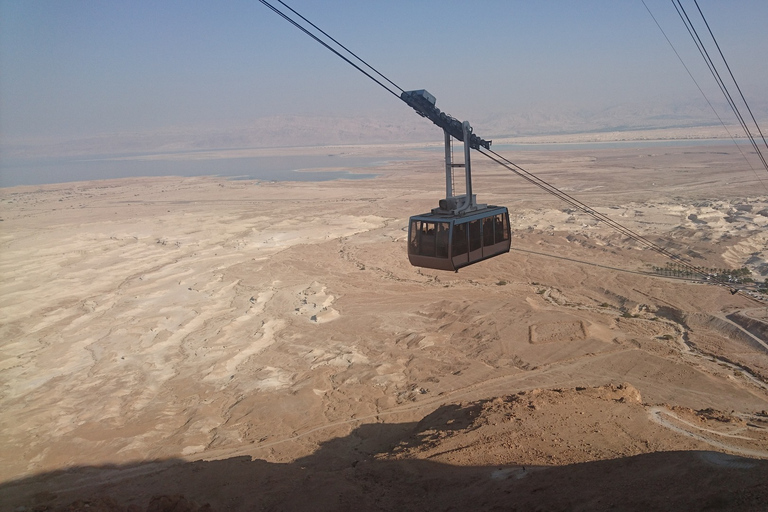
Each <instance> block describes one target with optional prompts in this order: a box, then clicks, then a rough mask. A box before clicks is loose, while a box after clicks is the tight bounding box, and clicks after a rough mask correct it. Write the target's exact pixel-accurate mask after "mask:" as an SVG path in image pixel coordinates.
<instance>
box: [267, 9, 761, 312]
mask: <svg viewBox="0 0 768 512" xmlns="http://www.w3.org/2000/svg"><path fill="white" fill-rule="evenodd" d="M259 1H260V2H261V3H262V4H264V5H265V6H267V7H268V8H269V9H271V10H272V11H274V12H275V13H276V14H278V15H279V16H280V17H282V18H283V19H285V20H286V21H288V22H289V23H291V24H292V25H293V26H295V27H296V28H298V29H299V30H301V31H302V32H304V33H305V34H307V35H308V36H309V37H311V38H312V39H314V40H315V41H316V42H318V43H319V44H321V45H322V46H324V47H325V48H327V49H328V50H330V51H331V52H333V53H334V54H335V55H336V56H338V57H339V58H341V59H343V60H344V61H346V62H347V63H348V64H350V65H351V66H353V67H354V68H355V69H357V70H358V71H360V72H361V73H363V74H364V75H365V76H367V77H368V78H370V79H371V80H373V81H374V82H375V83H377V84H378V85H379V86H381V87H382V88H383V89H385V90H386V91H387V92H389V93H390V94H392V95H393V96H395V97H397V98H398V99H400V100H401V101H403V102H404V103H406V104H408V103H407V102H406V101H405V100H404V99H403V97H402V96H401V94H402V93H403V92H405V91H404V90H403V89H402V88H401V87H400V86H398V85H397V84H395V83H394V82H393V81H392V80H390V79H389V78H387V77H386V76H385V75H383V74H382V73H381V72H379V71H378V70H377V69H376V68H374V67H373V66H371V65H370V64H368V63H367V62H366V61H364V60H363V59H362V58H360V57H359V56H357V55H356V54H355V53H354V52H352V51H351V50H349V49H348V48H347V47H346V46H344V45H343V44H341V43H340V42H338V41H337V40H336V39H334V38H333V37H331V36H330V35H329V34H328V33H326V32H325V31H323V30H322V29H320V28H319V27H318V26H317V25H315V24H314V23H312V22H311V21H309V20H308V19H307V18H305V17H304V16H302V15H301V14H299V13H298V12H296V11H295V10H294V9H292V8H291V7H289V6H288V5H287V4H286V3H285V2H283V1H282V0H277V1H278V2H279V3H280V4H281V5H282V6H283V7H284V8H285V9H287V10H288V11H290V12H291V13H293V15H295V16H297V17H298V18H299V19H301V20H302V21H303V22H304V23H306V24H307V25H309V26H310V27H312V28H313V29H314V30H315V31H317V33H319V34H321V35H322V36H324V37H325V38H327V40H329V41H330V43H329V42H328V41H324V40H322V39H321V38H320V37H319V36H318V35H317V33H312V31H310V30H309V29H308V28H307V27H306V26H303V25H302V24H301V23H299V22H298V21H296V20H295V19H294V18H292V17H291V16H290V15H289V14H288V13H287V12H284V11H281V10H280V9H278V8H277V7H275V6H274V5H272V4H271V3H269V2H268V1H267V0H259ZM649 12H650V11H649ZM331 43H333V45H335V47H334V46H333V45H331ZM353 59H354V60H353ZM364 68H365V69H364ZM366 69H367V71H366ZM374 75H376V76H378V78H377V77H376V76H374ZM387 84H388V85H387ZM397 91H400V93H398V92H397ZM477 151H479V152H480V153H481V154H483V155H484V156H485V157H487V158H489V159H490V160H492V161H494V162H496V163H497V164H499V165H501V166H503V167H505V168H506V169H508V170H509V171H511V172H513V173H515V174H517V175H518V176H520V177H521V178H523V179H524V180H526V181H528V182H529V183H531V184H533V185H535V186H537V187H539V188H540V189H542V190H544V191H545V192H547V193H549V194H552V195H554V196H555V197H557V198H559V199H561V200H562V201H564V202H566V203H567V204H569V205H571V206H572V207H574V208H576V209H578V210H580V211H582V212H584V213H586V214H587V215H589V216H591V217H592V218H594V219H595V220H597V221H599V222H603V223H605V224H606V225H608V226H609V227H611V228H612V229H614V230H615V231H617V232H619V233H620V234H622V235H624V236H626V237H628V238H630V239H632V240H634V241H636V242H637V243H639V244H640V245H642V246H643V247H646V248H648V249H651V250H653V251H655V252H657V253H659V254H661V255H664V256H666V257H667V258H669V259H671V260H673V261H674V262H676V263H677V264H679V265H680V266H681V267H683V268H684V269H686V270H688V271H689V272H690V273H692V274H697V275H700V276H702V278H704V279H709V280H710V282H715V283H717V284H721V285H725V286H728V287H729V288H733V287H732V285H731V284H730V283H728V282H727V281H724V280H720V279H719V278H718V277H716V276H711V275H709V274H706V273H705V272H703V271H702V270H700V269H699V268H698V267H695V266H693V265H691V264H689V263H688V262H686V261H685V260H683V259H682V258H681V257H680V256H678V255H676V254H674V253H672V252H670V251H668V250H667V249H665V248H663V247H661V246H660V245H658V244H656V243H654V242H652V241H651V240H649V239H647V238H646V237H644V236H642V235H640V234H638V233H636V232H635V231H633V230H631V229H630V228H627V227H626V226H623V225H622V224H620V223H618V222H616V221H614V220H613V219H611V218H609V217H608V216H606V215H604V214H602V213H600V212H598V211H596V210H595V209H594V208H591V207H589V206H587V205H586V204H584V203H583V202H581V201H579V200H578V199H576V198H574V197H572V196H571V195H569V194H567V193H565V192H563V191H561V190H559V189H558V188H557V187H555V186H554V185H552V184H550V183H548V182H546V181H545V180H543V179H541V178H539V177H538V176H536V175H534V174H533V173H531V172H529V171H526V170H525V169H523V168H522V167H520V166H519V165H517V164H515V163H513V162H511V161H510V160H508V159H507V158H505V157H503V156H502V155H500V154H498V153H496V152H495V151H492V150H490V148H488V149H486V150H485V151H484V150H482V149H477ZM767 169H768V167H767ZM737 291H738V290H734V289H732V293H736V292H737ZM746 296H747V297H749V298H750V299H752V300H755V299H754V298H753V297H751V296H750V295H746Z"/></svg>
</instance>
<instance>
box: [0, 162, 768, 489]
mask: <svg viewBox="0 0 768 512" xmlns="http://www.w3.org/2000/svg"><path fill="white" fill-rule="evenodd" d="M376 151H383V150H382V149H381V148H377V149H376ZM416 154H417V155H418V156H419V157H420V158H423V160H420V161H418V162H397V163H393V164H390V165H388V166H387V167H385V168H382V169H380V170H379V172H381V173H382V175H381V176H380V177H379V178H377V179H374V180H366V181H338V182H326V183H258V182H248V181H226V180H222V179H215V178H143V179H126V180H115V181H104V182H88V183H71V184H62V185H50V186H42V187H26V188H25V187H18V188H11V189H2V190H0V200H1V201H2V202H1V203H0V217H1V218H2V219H3V220H2V223H1V224H0V276H1V277H0V279H1V280H0V287H1V288H0V290H2V294H1V295H0V315H2V328H1V329H2V330H1V331H0V332H2V338H1V341H0V343H1V344H0V385H1V386H2V388H1V391H0V411H2V412H0V428H1V429H2V432H3V441H2V444H1V445H0V457H2V464H0V467H1V468H2V469H0V480H1V481H3V482H7V481H9V480H12V479H18V478H23V477H29V476H32V475H35V474H38V473H41V472H46V471H52V470H56V469H61V468H67V467H72V466H83V465H95V464H105V463H115V464H123V463H128V462H136V461H147V460H153V459H169V458H180V459H187V460H194V459H199V458H205V459H226V458H229V457H233V456H237V455H251V456H254V457H257V458H263V459H265V460H268V461H274V462H277V461H291V460H295V459H296V457H300V456H307V455H309V454H312V453H313V452H314V451H315V450H316V449H317V447H318V446H319V445H320V444H321V443H323V442H326V441H328V440H329V439H332V438H334V437H338V436H343V435H346V434H347V433H349V432H350V431H351V430H352V429H354V428H356V427H359V426H361V425H365V424H369V423H371V424H372V423H376V422H384V423H392V424H396V423H399V422H406V421H418V420H419V419H421V418H423V417H425V416H427V415H429V414H430V413H431V412H433V411H435V410H436V409H438V408H439V407H441V406H443V405H446V404H451V403H455V402H457V401H463V402H467V401H473V400H481V399H489V398H493V397H496V396H507V395H511V394H514V393H518V392H522V391H526V392H529V391H532V390H535V389H549V388H577V387H587V386H588V387H595V386H606V385H610V384H614V385H617V384H619V383H627V384H629V385H631V386H632V389H635V390H637V393H638V395H639V396H641V397H642V400H640V399H638V400H634V399H633V401H632V411H631V413H628V414H630V416H631V421H628V422H618V421H613V420H611V416H610V415H608V416H606V414H608V413H607V412H605V411H608V410H609V409H605V408H603V407H602V406H600V405H599V404H600V403H602V402H599V401H598V402H594V401H589V400H586V401H585V400H581V399H577V397H578V396H579V395H574V394H566V395H564V397H565V398H562V399H561V398H558V399H557V400H554V399H550V398H548V399H547V400H543V401H541V404H542V405H543V406H546V407H548V408H549V409H551V410H552V411H553V414H555V411H557V410H558V408H562V411H561V412H560V413H558V415H557V418H560V417H562V418H567V416H568V414H570V412H568V413H566V412H565V411H571V410H572V409H573V408H574V407H576V408H577V409H578V407H577V406H578V405H579V404H581V405H583V406H584V407H585V408H586V409H585V410H583V411H582V412H584V413H585V414H587V415H588V418H590V421H592V422H593V423H600V425H601V433H600V435H599V436H596V437H595V440H594V442H593V441H590V443H593V444H594V443H598V444H599V442H600V441H599V439H600V438H602V439H605V440H608V439H613V438H612V436H613V435H614V434H613V432H619V431H623V430H621V429H627V428H629V429H633V428H636V429H637V432H638V434H637V436H634V437H633V436H632V435H631V433H630V435H629V437H627V440H628V443H629V444H627V445H625V446H624V447H622V445H621V443H619V445H618V446H613V445H611V447H610V449H608V448H606V447H602V448H601V447H600V446H594V447H593V448H590V449H588V450H587V449H578V450H577V449H575V448H574V449H573V450H570V451H567V450H566V451H559V452H558V451H557V450H555V452H556V453H555V452H553V453H551V455H552V457H554V458H555V459H556V460H557V461H558V462H557V464H565V463H568V462H579V461H586V460H592V459H594V458H602V457H611V456H621V455H622V454H624V455H628V454H633V453H638V450H640V451H642V450H646V451H657V450H668V449H674V448H676V447H680V448H682V447H683V446H684V447H685V448H686V449H710V450H719V451H724V452H730V453H741V452H739V450H742V452H743V451H744V450H752V451H753V452H755V454H756V455H755V454H753V455H755V456H760V457H764V456H766V454H765V453H764V450H763V451H760V450H762V449H763V448H764V445H763V448H760V443H761V442H763V441H764V439H765V438H764V437H760V436H763V435H764V434H763V432H762V431H761V430H760V429H759V428H753V427H749V426H748V425H747V423H750V422H751V423H752V424H755V423H754V422H755V420H754V419H752V420H750V419H749V418H754V415H755V414H756V413H758V412H759V411H762V410H766V409H768V386H767V385H766V382H768V377H767V376H768V350H766V349H765V346H764V343H763V344H761V342H760V339H761V338H760V336H759V335H757V336H756V335H755V334H754V333H755V331H754V326H753V329H752V330H747V329H746V328H745V327H744V325H741V324H738V323H735V322H734V321H733V320H732V318H734V317H733V316H732V314H733V313H734V312H738V311H740V310H749V311H750V312H749V315H748V316H749V318H752V319H756V320H755V321H757V322H758V323H759V321H761V320H760V318H764V317H765V313H764V312H765V309H764V308H765V306H764V305H760V304H759V303H755V302H752V301H750V300H749V299H747V298H745V297H744V296H742V295H732V294H731V293H729V290H728V289H724V288H718V287H715V286H710V285H703V284H691V283H687V282H685V281H680V280H673V279H662V278H658V277H652V276H648V275H645V274H643V272H646V271H647V270H649V268H650V266H651V265H664V263H665V261H664V259H662V258H661V257H660V256H659V255H656V254H655V253H653V252H651V251H648V250H646V249H641V248H639V247H638V246H637V245H636V244H634V243H631V242H629V241H627V240H626V239H625V238H623V237H622V236H620V235H617V234H614V233H613V232H611V231H609V230H607V228H606V227H604V226H602V225H599V224H595V223H594V222H593V221H592V220H591V219H590V218H589V217H587V216H585V215H583V214H580V213H578V212H575V211H571V210H569V209H568V208H567V206H566V205H562V204H558V203H557V202H555V200H553V199H551V198H549V197H548V196H544V195H543V194H542V193H541V192H538V191H537V190H536V189H533V188H531V187H530V186H529V185H525V184H522V182H521V181H520V180H518V179H516V178H515V177H514V176H509V175H508V172H507V171H503V170H501V171H500V170H498V169H496V168H493V167H489V166H488V164H484V163H481V162H478V164H477V166H476V167H477V170H476V173H477V180H476V181H477V183H476V192H477V193H478V195H479V196H480V200H481V201H483V202H488V203H495V204H504V205H507V206H509V208H510V212H511V219H512V225H513V230H514V235H513V248H514V249H515V250H513V251H512V252H510V253H509V254H508V255H504V256H502V257H499V258H495V259H494V260H491V261H488V262H486V263H484V264H481V265H476V266H474V267H470V268H467V269H464V270H462V271H461V272H460V273H458V274H453V273H444V272H437V271H430V270H422V269H417V268H413V267H411V266H410V265H409V264H408V262H407V258H406V255H405V236H406V233H405V228H406V225H407V218H408V216H409V215H411V214H415V213H420V212H423V211H426V210H428V209H429V208H431V207H433V206H434V205H435V203H436V200H437V199H438V198H439V197H441V189H440V187H441V183H442V181H441V174H440V173H441V165H440V162H439V156H438V157H437V159H436V158H435V156H434V155H430V154H423V153H416ZM510 157H511V159H512V160H513V161H517V162H518V163H519V164H520V165H523V166H524V167H525V168H527V169H528V170H530V171H532V172H535V173H537V174H539V175H540V176H542V177H545V178H546V179H547V180H548V181H550V182H552V183H554V184H555V185H557V186H558V187H560V188H561V189H564V190H567V191H569V193H571V194H573V195H574V196H576V197H578V198H579V199H581V200H582V201H584V202H585V203H587V204H589V205H590V206H593V207H595V208H596V209H597V210H598V211H600V212H603V213H605V214H607V215H609V216H610V217H612V218H614V219H616V220H617V221H619V222H621V223H622V224H625V225H627V226H628V227H630V228H632V229H634V230H636V231H638V232H640V233H642V234H643V235H645V236H648V237H650V238H651V239H653V240H654V241H663V242H662V243H664V244H665V245H666V246H667V247H669V248H670V249H672V250H674V251H676V252H678V253H680V254H683V255H686V256H687V257H689V258H691V261H692V262H693V263H694V264H696V265H702V266H711V267H734V268H738V267H741V266H747V267H749V268H750V269H751V270H752V271H753V276H754V277H755V278H760V279H765V277H766V276H767V275H768V267H767V266H766V265H767V264H766V260H768V254H767V253H766V238H765V236H766V235H765V233H766V224H767V223H768V192H766V190H765V189H763V188H761V182H760V181H759V180H757V179H756V177H755V174H754V173H753V172H752V171H751V170H750V169H748V168H746V166H745V165H744V164H743V162H742V161H740V160H739V159H740V156H739V155H738V154H737V153H735V152H734V151H733V150H729V149H728V148H725V149H724V148H719V150H718V151H708V152H704V153H697V154H696V155H694V156H691V155H690V154H688V153H686V151H685V150H684V149H682V148H681V149H669V150H662V151H659V150H654V151H648V150H601V151H579V152H576V151H574V152H569V153H564V152H558V153H556V154H555V153H545V152H539V153H524V154H519V155H510ZM725 166H728V168H729V169H730V170H729V171H728V173H723V172H722V169H723V168H724V167H725ZM368 171H369V170H368V169H366V172H368ZM764 181H766V180H763V182H764ZM728 315H730V316H728ZM745 325H746V324H745ZM756 325H757V324H756ZM758 328H759V325H758ZM547 396H549V395H547ZM600 396H601V397H602V398H601V400H603V399H606V398H605V396H603V395H600ZM606 396H607V395H606ZM611 396H612V395H611ZM633 396H634V395H633ZM569 397H570V398H569ZM619 398H620V397H619ZM580 400H581V401H580ZM606 400H607V399H606ZM617 400H618V398H617ZM537 403H538V402H537ZM596 403H597V404H598V405H595V404H596ZM574 404H576V405H574ZM510 407H511V406H510ZM515 407H517V405H515ZM675 408H677V409H675ZM707 408H711V409H713V410H717V411H728V414H733V415H734V417H736V416H738V417H743V418H747V419H745V420H744V421H743V424H741V423H740V424H739V428H740V429H741V430H739V434H738V435H739V436H742V437H746V438H749V439H752V441H749V440H746V441H745V440H744V439H742V438H733V439H730V438H723V435H721V434H707V431H706V429H704V428H703V427H702V428H698V427H697V428H696V429H693V428H692V427H690V424H691V421H690V420H686V419H685V417H686V416H685V415H686V414H687V415H688V416H690V415H691V414H694V413H693V412H686V413H683V412H681V411H697V410H703V409H707ZM611 410H612V409H611ZM730 411H733V413H731V412H730ZM611 414H613V413H611ZM617 414H618V413H617ZM739 415H741V416H739ZM553 418H555V416H552V417H548V419H546V421H545V420H541V421H543V422H544V423H543V424H545V423H546V422H547V421H550V422H551V421H555V420H554V419H553ZM537 421H539V420H537ZM546 424H549V423H546ZM552 424H556V425H557V429H558V432H557V436H558V439H559V441H558V443H560V444H559V445H562V446H572V447H573V446H576V445H577V443H576V439H577V438H578V437H579V436H581V433H580V431H579V430H578V429H573V430H571V429H570V428H569V424H568V422H567V421H560V420H557V421H555V423H552ZM687 425H688V426H687ZM707 428H709V427H707ZM763 428H764V427H763ZM681 430H682V431H690V432H692V434H691V436H689V437H688V438H687V440H686V441H685V444H684V445H683V444H680V443H681V437H680V436H681V435H682V434H681V433H680V431H681ZM710 430H712V429H711V428H710ZM494 432H496V431H494ZM693 434H695V436H698V437H695V436H694V435H693ZM493 435H495V436H501V437H504V435H506V434H504V433H503V432H496V433H494V434H493ZM640 438H642V439H651V440H652V443H651V444H650V445H643V446H645V448H638V446H640V444H637V443H636V442H635V441H636V440H637V439H640ZM467 439H469V438H467ZM472 439H474V438H472ZM630 439H634V441H631V442H630V441H629V440H630ZM734 439H736V441H734ZM761 440H762V441H761ZM451 442H452V443H454V444H456V443H458V444H456V446H459V445H460V446H462V447H463V448H461V450H462V451H461V452H460V453H461V456H460V457H459V458H458V459H457V460H460V461H464V462H465V463H469V464H476V463H480V461H482V460H497V459H498V457H500V454H499V453H495V454H494V452H493V450H492V449H491V448H488V447H478V450H480V451H478V452H477V454H478V458H477V460H475V459H473V458H472V457H471V456H470V455H468V453H470V452H471V450H470V452H467V450H468V448H466V446H469V445H472V446H475V445H474V444H472V443H474V442H475V441H472V443H469V445H468V444H466V443H463V442H462V441H461V440H460V439H458V438H456V437H452V441H451ZM606 442H607V441H606ZM612 442H613V441H612ZM462 443H463V444H462ZM515 443H516V444H515ZM515 443H513V444H512V445H509V446H507V448H508V449H511V448H510V446H522V445H521V444H520V443H519V442H517V441H516V442H515ZM430 446H432V445H430ZM435 446H436V445H435ZM488 446H491V445H488ZM551 446H554V445H550V448H548V450H550V451H551V450H553V449H554V448H551ZM582 447H583V446H582ZM435 449H436V450H438V451H439V446H438V447H437V448H435ZM521 449H522V448H521ZM541 450H543V448H541ZM550 451H548V452H547V453H550ZM757 452H760V453H757ZM408 453H410V456H413V457H421V456H422V455H424V454H425V453H427V452H419V451H412V452H408ZM457 453H459V452H457ZM505 453H507V454H506V455H505V456H504V457H510V456H511V457H512V458H513V459H514V458H515V457H518V456H519V457H518V458H519V460H524V456H523V454H522V452H520V453H517V452H514V451H512V452H505ZM516 453H517V455H516ZM542 453H543V452H542ZM404 454H405V452H403V453H401V454H400V455H398V457H400V456H404ZM420 454H421V455H420ZM481 454H482V456H481ZM510 454H511V455H510ZM424 456H426V455H424ZM457 457H458V455H457ZM504 460H506V461H507V462H509V460H510V459H509V458H507V459H504ZM537 460H538V459H537Z"/></svg>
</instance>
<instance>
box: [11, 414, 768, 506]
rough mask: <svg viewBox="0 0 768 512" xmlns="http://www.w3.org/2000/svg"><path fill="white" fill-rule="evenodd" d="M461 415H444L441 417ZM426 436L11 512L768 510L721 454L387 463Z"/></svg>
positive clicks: (175, 477)
mask: <svg viewBox="0 0 768 512" xmlns="http://www.w3.org/2000/svg"><path fill="white" fill-rule="evenodd" d="M452 413H453V411H449V410H440V409H439V410H438V411H435V412H434V413H433V414H432V415H430V417H432V416H434V417H432V418H431V420H434V419H436V418H438V417H440V415H449V416H450V415H451V414H452ZM435 415H437V416H435ZM428 418H429V417H428ZM428 418H425V420H427V421H431V420H429V419H428ZM438 419H439V418H438ZM459 420H460V418H459V419H458V420H457V421H459ZM422 423H423V422H422ZM461 426H466V425H462V424H461V423H460V424H452V425H451V426H446V428H460V427H461ZM419 432H420V431H419V427H418V426H417V425H416V424H395V425H393V424H368V425H361V426H360V427H358V428H356V429H355V430H354V431H352V432H351V433H350V434H349V435H347V436H345V437H341V438H337V439H333V440H330V441H328V442H325V443H323V444H322V445H321V446H320V448H319V449H318V450H317V451H316V452H315V453H313V454H312V455H310V456H308V457H304V458H301V459H298V460H296V461H294V462H291V463H285V464H282V463H271V462H266V461H264V460H260V459H253V460H252V459H251V457H249V456H239V457H232V458H228V459H225V460H216V461H196V462H186V461H182V460H164V461H154V462H145V463H139V464H128V465H119V466H89V467H74V468H70V469H67V470H62V471H55V472H51V473H47V474H43V475H38V476H35V477H31V478H27V479H22V480H18V481H14V482H6V483H2V484H0V509H2V510H3V511H19V512H21V511H26V512H31V511H45V510H56V511H58V510H66V511H69V510H88V511H91V512H93V511H110V512H112V511H131V512H134V511H142V512H143V511H148V510H149V511H152V512H156V511H174V512H184V511H200V512H202V511H205V510H215V511H219V512H223V511H253V510H285V511H296V510H299V511H300V510H334V511H335V510H339V511H347V510H348V511H353V510H354V511H357V510H419V511H423V510H456V511H459V510H521V511H522V510H548V511H549V510H569V511H570V510H642V511H646V510H743V511H749V510H754V511H757V510H766V506H767V505H766V504H768V477H767V476H766V475H768V461H766V460H754V459H745V458H740V457H735V456H730V455H725V454H720V453H716V452H693V451H677V452H655V453H648V454H643V455H636V456H632V457H626V458H618V459H613V460H603V461H596V462H588V463H582V464H573V465H566V466H539V467H525V468H523V467H522V466H516V465H506V466H452V465H448V464H443V463H438V462H433V461H430V460H417V459H404V460H393V459H391V458H383V457H381V456H378V457H377V456H376V455H375V454H377V453H382V452H389V451H390V450H392V449H393V448H394V447H395V446H401V447H402V446H406V447H413V446H414V445H416V444H418V443H419V442H420V440H419V435H418V433H419ZM161 496H162V498H158V497H161ZM153 497H154V498H155V499H154V501H153ZM206 505H207V506H206Z"/></svg>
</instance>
